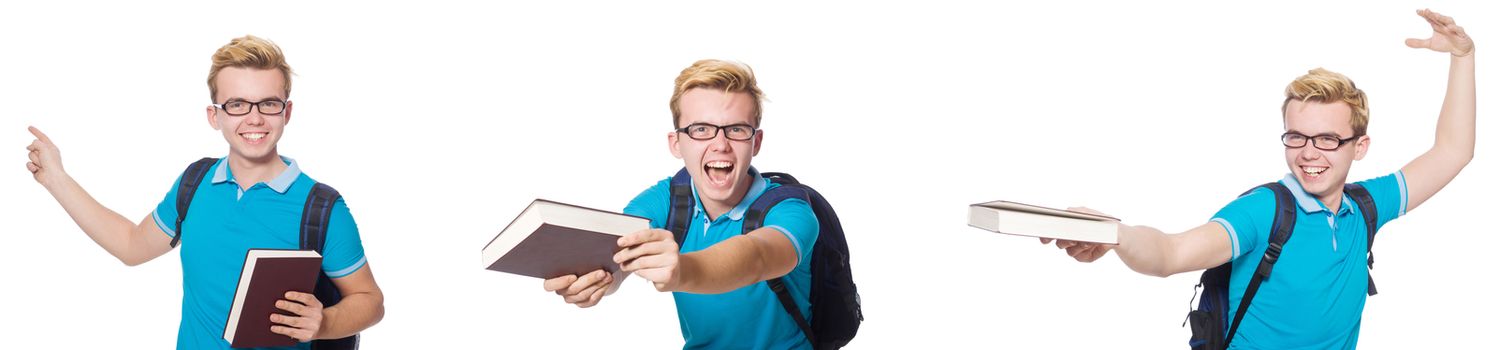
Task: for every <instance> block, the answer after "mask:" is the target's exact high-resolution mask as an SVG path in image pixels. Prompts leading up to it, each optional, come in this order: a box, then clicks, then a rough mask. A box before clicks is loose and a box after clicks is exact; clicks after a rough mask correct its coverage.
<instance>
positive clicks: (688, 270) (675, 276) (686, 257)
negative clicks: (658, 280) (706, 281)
mask: <svg viewBox="0 0 1497 350" xmlns="http://www.w3.org/2000/svg"><path fill="white" fill-rule="evenodd" d="M699 264H700V261H699V260H697V255H696V254H681V255H678V256H676V268H675V269H674V270H673V271H672V272H671V277H670V280H669V281H668V282H667V283H665V290H668V291H672V292H678V291H684V290H687V288H686V287H687V286H686V281H687V280H688V279H690V278H688V277H687V276H694V275H696V270H697V266H699Z"/></svg>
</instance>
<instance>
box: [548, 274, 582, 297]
mask: <svg viewBox="0 0 1497 350" xmlns="http://www.w3.org/2000/svg"><path fill="white" fill-rule="evenodd" d="M576 281H577V275H566V276H561V277H557V278H552V279H548V280H546V283H544V285H543V287H545V288H546V291H547V292H556V291H559V290H562V289H565V288H567V287H568V286H571V285H572V282H576ZM558 294H559V293H558Z"/></svg>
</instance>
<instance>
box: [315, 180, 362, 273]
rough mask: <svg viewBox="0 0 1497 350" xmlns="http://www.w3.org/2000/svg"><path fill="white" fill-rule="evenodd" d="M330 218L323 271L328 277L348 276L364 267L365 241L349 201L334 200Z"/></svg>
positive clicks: (323, 255)
mask: <svg viewBox="0 0 1497 350" xmlns="http://www.w3.org/2000/svg"><path fill="white" fill-rule="evenodd" d="M331 214H332V215H331V217H330V218H328V225H327V242H325V243H323V246H322V271H323V272H326V273H327V276H328V277H331V278H339V277H343V276H348V275H349V274H352V273H354V272H355V271H358V270H359V268H361V267H364V264H365V263H366V262H367V260H366V259H365V257H364V243H363V240H362V239H360V238H359V226H358V224H356V223H354V220H353V213H352V212H350V211H349V210H348V203H346V202H344V201H343V198H339V199H338V201H337V202H333V211H332V213H331Z"/></svg>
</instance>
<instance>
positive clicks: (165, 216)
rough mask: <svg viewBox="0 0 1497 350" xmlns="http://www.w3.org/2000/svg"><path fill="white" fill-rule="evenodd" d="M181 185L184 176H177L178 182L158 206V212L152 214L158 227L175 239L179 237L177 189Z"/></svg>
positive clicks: (173, 184) (173, 183)
mask: <svg viewBox="0 0 1497 350" xmlns="http://www.w3.org/2000/svg"><path fill="white" fill-rule="evenodd" d="M181 183H182V175H177V181H173V182H172V188H171V189H169V190H167V191H166V198H162V199H161V203H158V204H156V210H155V211H152V212H151V218H153V219H154V221H156V227H159V228H161V232H165V233H166V235H167V236H168V237H173V238H175V237H177V188H178V187H181Z"/></svg>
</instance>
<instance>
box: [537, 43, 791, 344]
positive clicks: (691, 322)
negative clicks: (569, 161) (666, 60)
mask: <svg viewBox="0 0 1497 350" xmlns="http://www.w3.org/2000/svg"><path fill="white" fill-rule="evenodd" d="M762 99H763V93H762V92H760V91H759V88H758V86H757V84H756V82H755V80H754V75H753V71H752V70H750V69H749V67H747V66H744V65H742V64H738V63H733V62H725V61H718V60H702V61H697V62H696V63H695V64H692V65H691V67H687V68H686V69H685V70H683V71H681V75H680V76H678V77H677V78H676V88H675V93H674V94H673V95H672V96H671V101H670V107H671V114H672V116H673V118H674V119H673V122H674V126H675V128H676V129H675V130H672V131H671V132H670V133H668V134H666V140H667V141H669V145H670V152H671V155H673V156H675V157H676V158H680V159H682V160H683V161H684V163H685V166H686V172H687V173H688V174H690V176H691V185H692V191H693V194H694V196H695V203H697V206H696V207H695V208H693V210H692V215H691V217H690V224H689V227H688V229H687V230H686V233H687V234H686V238H685V242H684V244H682V245H681V246H679V247H678V246H677V245H676V241H675V238H674V236H673V235H672V233H671V231H667V230H664V229H661V228H663V227H665V226H666V220H667V216H668V214H669V211H670V207H671V196H670V186H671V179H669V178H667V179H665V180H661V181H660V182H659V183H656V184H655V186H652V187H650V188H649V189H646V190H645V191H644V193H641V194H640V195H639V196H638V197H635V198H634V200H633V201H630V202H629V205H628V206H627V207H625V208H624V212H625V213H628V214H632V215H638V216H642V217H646V218H649V219H650V226H651V227H652V229H649V230H644V231H639V232H635V233H633V234H630V235H627V236H624V237H622V238H620V239H619V246H620V247H623V250H622V251H620V252H619V253H618V254H617V255H615V256H614V260H615V261H618V262H619V264H620V266H621V267H622V268H623V270H624V271H628V272H633V273H634V274H637V275H639V276H640V277H642V278H644V279H646V280H649V281H650V282H654V284H655V288H656V289H658V290H660V291H670V292H674V293H673V295H674V297H675V300H676V313H677V314H678V316H679V318H680V322H681V334H682V336H684V337H685V338H686V345H685V347H686V348H755V349H809V348H810V347H811V345H810V343H809V342H808V341H807V340H806V336H805V334H803V333H802V331H801V330H800V328H798V327H797V325H796V322H795V320H794V319H792V318H791V316H790V314H789V313H788V312H786V310H785V308H784V307H782V306H781V304H780V302H779V300H778V299H777V298H776V296H775V293H774V292H773V291H771V290H770V288H769V287H768V286H767V285H766V284H765V283H760V282H762V281H765V280H769V279H773V278H777V277H781V276H784V277H785V279H784V280H785V284H786V286H787V287H788V289H789V290H790V292H791V293H790V294H791V295H792V299H794V300H795V302H796V305H797V306H799V307H800V310H801V314H802V315H810V303H809V302H808V301H807V300H808V299H809V298H810V286H811V273H810V267H809V266H810V264H809V262H810V260H811V248H812V247H813V246H815V244H816V238H817V235H818V234H819V233H820V232H819V231H820V229H819V226H818V222H817V220H816V215H815V214H814V213H813V212H812V209H811V206H810V204H808V203H806V202H805V201H803V200H799V199H789V200H786V201H784V202H781V203H780V204H778V205H776V206H774V207H773V208H771V209H770V210H769V211H768V212H767V214H766V215H765V218H764V225H763V228H760V229H757V230H754V231H752V232H749V233H748V234H743V233H742V230H743V219H744V212H745V211H746V210H747V208H748V206H749V204H750V203H753V201H754V200H755V199H757V198H758V197H759V195H761V194H763V193H764V192H765V191H767V190H769V189H770V188H773V187H776V186H779V185H778V184H775V183H772V182H770V181H769V180H767V179H765V178H764V177H762V176H760V175H759V172H758V171H757V170H756V169H754V168H753V167H751V166H750V165H749V162H750V161H752V160H753V157H754V155H755V154H758V153H759V147H760V146H762V145H763V142H764V132H763V131H762V130H759V125H760V116H761V114H762V108H761V107H762V103H761V100H762ZM612 282H613V278H612V276H610V275H609V274H607V273H604V271H602V270H598V271H594V272H592V273H588V274H584V275H581V276H575V275H568V276H562V277H557V278H554V279H550V280H546V281H545V289H546V290H547V291H553V292H556V293H557V294H559V295H561V296H562V297H563V299H564V300H565V301H566V302H568V303H572V304H575V305H577V306H578V307H589V306H593V305H595V304H597V303H598V300H599V299H601V298H602V297H603V296H604V295H606V294H609V293H611V292H612V290H609V288H608V286H609V284H610V283H612Z"/></svg>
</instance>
